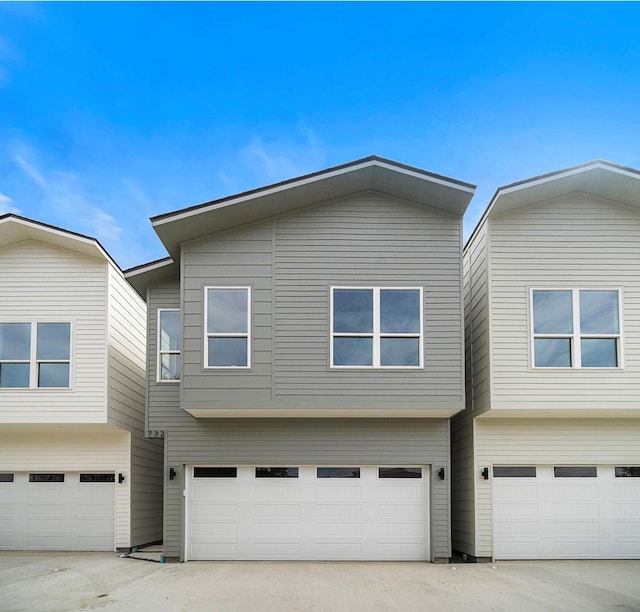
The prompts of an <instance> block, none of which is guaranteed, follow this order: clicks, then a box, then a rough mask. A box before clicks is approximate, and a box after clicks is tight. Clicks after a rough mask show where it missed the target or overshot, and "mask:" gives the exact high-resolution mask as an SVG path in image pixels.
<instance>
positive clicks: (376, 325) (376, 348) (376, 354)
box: [329, 285, 424, 370]
mask: <svg viewBox="0 0 640 612" xmlns="http://www.w3.org/2000/svg"><path fill="white" fill-rule="evenodd" d="M341 289H350V290H356V291H357V290H365V291H373V331H372V332H371V333H349V332H338V333H334V331H333V294H334V291H335V290H341ZM394 290H395V291H417V292H418V294H419V299H420V331H419V332H415V333H414V332H412V333H408V334H403V333H386V332H385V333H382V332H381V331H380V292H381V291H394ZM329 302H330V304H329V365H330V368H331V369H334V370H361V369H365V370H422V369H424V291H423V288H422V287H372V286H366V287H357V286H355V287H354V286H351V285H350V286H342V285H336V286H332V287H331V288H330V297H329ZM340 337H343V338H344V337H347V338H355V337H360V338H372V343H373V349H372V350H373V355H372V365H370V366H366V365H334V362H333V340H334V338H340ZM382 338H418V345H419V347H418V351H419V353H418V356H419V363H418V365H415V366H405V365H400V366H386V365H381V364H380V352H381V351H380V346H381V339H382Z"/></svg>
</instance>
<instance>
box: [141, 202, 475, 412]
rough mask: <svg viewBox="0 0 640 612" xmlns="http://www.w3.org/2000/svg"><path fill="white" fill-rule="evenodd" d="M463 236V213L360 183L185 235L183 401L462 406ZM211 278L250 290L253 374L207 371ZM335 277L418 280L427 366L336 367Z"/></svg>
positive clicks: (362, 282) (355, 281) (381, 282)
mask: <svg viewBox="0 0 640 612" xmlns="http://www.w3.org/2000/svg"><path fill="white" fill-rule="evenodd" d="M460 244H461V221H460V219H459V218H458V217H455V216H452V215H447V214H445V213H442V212H439V211H437V210H436V209H429V208H424V207H418V206H416V205H414V204H411V203H407V202H404V201H399V200H393V199H390V198H389V197H388V196H383V195H381V194H379V193H374V192H367V193H363V194H359V195H355V196H352V197H350V198H347V199H343V200H339V201H334V202H327V203H323V204H320V205H317V206H313V207H309V208H305V209H302V210H301V211H299V212H297V213H295V214H290V215H287V216H283V217H280V218H276V219H273V220H269V221H265V222H262V223H259V224H256V225H253V226H251V227H245V228H241V229H238V230H235V231H233V232H228V233H225V234H223V235H217V236H213V237H211V238H209V239H203V240H200V241H197V242H194V243H191V244H188V245H183V252H182V277H183V279H184V280H183V291H184V309H183V329H184V345H183V382H182V398H181V405H182V407H183V408H185V409H198V408H221V409H224V408H231V407H233V408H238V409H241V408H295V409H304V408H354V409H358V408H384V409H385V410H389V411H390V412H392V411H393V410H396V409H402V408H419V409H424V410H429V409H434V410H460V409H462V408H463V406H464V398H463V371H462V368H463V366H462V351H463V339H462V334H461V330H462V304H461V302H462V299H461V284H462V279H461V265H460ZM216 285H221V286H224V285H245V286H251V287H252V288H253V294H252V303H253V324H252V330H253V359H252V368H251V370H250V371H248V372H247V371H233V372H229V371H212V370H204V369H203V346H204V340H203V287H205V286H216ZM332 285H346V286H385V285H386V286H416V287H417V286H422V287H424V312H425V321H424V324H425V369H424V370H420V371H413V370H395V371H393V370H386V371H382V370H360V371H357V370H348V371H347V370H340V371H338V370H331V369H330V367H329V346H328V342H329V289H330V287H331V286H332ZM153 410H154V411H155V410H156V409H155V408H154V409H153Z"/></svg>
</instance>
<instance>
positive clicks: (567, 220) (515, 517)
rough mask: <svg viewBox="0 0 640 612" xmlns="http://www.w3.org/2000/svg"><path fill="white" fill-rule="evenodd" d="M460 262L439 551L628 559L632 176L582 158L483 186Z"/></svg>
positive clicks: (637, 287) (634, 365)
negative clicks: (449, 499)
mask: <svg viewBox="0 0 640 612" xmlns="http://www.w3.org/2000/svg"><path fill="white" fill-rule="evenodd" d="M464 266H465V327H466V341H467V357H466V371H467V376H466V381H467V409H466V410H465V412H464V413H462V414H460V415H457V416H456V417H454V419H453V423H452V456H453V546H454V549H456V550H457V551H459V552H460V553H463V554H466V555H468V556H469V557H475V558H479V559H483V558H484V559H486V558H495V559H533V558H590V559H596V558H640V404H638V397H639V394H640V273H639V272H640V173H639V172H638V171H636V170H632V169H629V168H623V167H620V166H617V165H615V164H611V163H608V162H603V161H596V162H592V163H588V164H585V165H582V166H578V167H575V168H569V169H566V170H561V171H558V172H554V173H552V174H549V175H545V176H542V177H536V178H533V179H530V180H527V181H523V182H521V183H516V184H513V185H509V186H507V187H502V188H500V189H498V191H497V192H496V195H495V196H494V198H493V200H492V202H491V204H490V205H489V207H488V209H487V211H486V213H485V215H484V217H483V218H482V220H481V221H480V223H479V225H478V227H477V228H476V230H475V231H474V233H473V234H472V236H471V238H470V240H469V242H468V243H467V245H466V248H465V251H464Z"/></svg>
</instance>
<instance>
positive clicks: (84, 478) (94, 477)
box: [80, 474, 116, 482]
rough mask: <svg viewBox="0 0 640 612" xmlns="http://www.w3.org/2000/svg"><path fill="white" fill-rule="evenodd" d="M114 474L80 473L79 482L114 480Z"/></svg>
mask: <svg viewBox="0 0 640 612" xmlns="http://www.w3.org/2000/svg"><path fill="white" fill-rule="evenodd" d="M115 481H116V475H115V474H80V482H115Z"/></svg>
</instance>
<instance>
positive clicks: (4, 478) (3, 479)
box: [0, 472, 13, 482]
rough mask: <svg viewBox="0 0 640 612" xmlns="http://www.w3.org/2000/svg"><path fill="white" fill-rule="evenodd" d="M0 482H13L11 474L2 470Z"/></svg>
mask: <svg viewBox="0 0 640 612" xmlns="http://www.w3.org/2000/svg"><path fill="white" fill-rule="evenodd" d="M0 482H13V474H7V473H5V472H3V473H2V474H0Z"/></svg>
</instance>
